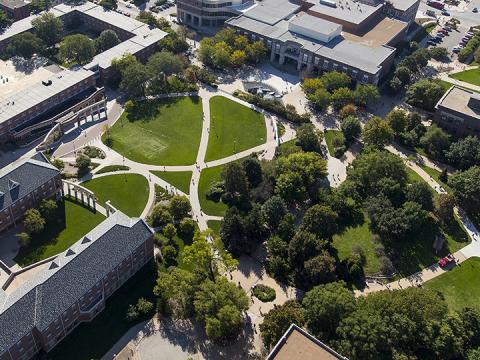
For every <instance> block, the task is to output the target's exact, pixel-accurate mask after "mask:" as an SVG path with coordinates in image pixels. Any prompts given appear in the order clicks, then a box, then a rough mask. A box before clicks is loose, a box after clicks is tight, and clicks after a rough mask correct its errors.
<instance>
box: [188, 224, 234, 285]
mask: <svg viewBox="0 0 480 360" xmlns="http://www.w3.org/2000/svg"><path fill="white" fill-rule="evenodd" d="M214 236H215V235H214V233H213V232H212V231H210V230H206V231H202V232H197V233H195V236H194V237H193V241H192V244H191V245H187V246H185V247H184V248H183V261H184V263H185V265H186V266H191V267H192V268H195V269H196V270H198V271H200V272H203V273H204V274H207V275H208V276H209V277H210V279H211V280H214V279H215V277H216V275H217V273H218V267H219V266H221V267H223V268H226V269H227V270H231V269H233V268H235V267H236V266H237V261H236V260H234V259H233V258H232V256H231V255H230V254H229V253H228V252H227V251H218V249H217V248H216V246H215V241H211V242H209V241H207V237H209V238H210V239H213V238H214Z"/></svg>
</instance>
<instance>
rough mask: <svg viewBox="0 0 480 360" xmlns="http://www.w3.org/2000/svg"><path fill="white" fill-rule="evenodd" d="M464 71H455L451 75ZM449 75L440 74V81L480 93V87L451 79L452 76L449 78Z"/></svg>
mask: <svg viewBox="0 0 480 360" xmlns="http://www.w3.org/2000/svg"><path fill="white" fill-rule="evenodd" d="M462 71H464V70H461V71H455V72H452V73H450V74H455V73H457V72H462ZM448 75H449V74H447V73H439V74H438V78H439V79H440V80H443V81H447V82H449V83H452V85H458V86H463V87H465V88H468V89H472V90H475V91H478V92H480V86H478V85H474V84H470V83H468V82H465V81H461V80H457V79H454V78H451V77H450V76H448Z"/></svg>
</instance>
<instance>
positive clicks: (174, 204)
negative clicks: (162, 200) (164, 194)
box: [169, 196, 192, 220]
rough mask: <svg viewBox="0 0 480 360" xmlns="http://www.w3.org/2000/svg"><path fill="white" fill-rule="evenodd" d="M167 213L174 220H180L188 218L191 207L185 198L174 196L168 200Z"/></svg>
mask: <svg viewBox="0 0 480 360" xmlns="http://www.w3.org/2000/svg"><path fill="white" fill-rule="evenodd" d="M169 211H170V214H172V216H173V218H174V219H175V220H181V219H183V218H184V217H187V216H188V214H189V213H190V211H192V207H191V206H190V201H189V200H188V198H187V197H186V196H174V197H172V198H171V199H170V204H169Z"/></svg>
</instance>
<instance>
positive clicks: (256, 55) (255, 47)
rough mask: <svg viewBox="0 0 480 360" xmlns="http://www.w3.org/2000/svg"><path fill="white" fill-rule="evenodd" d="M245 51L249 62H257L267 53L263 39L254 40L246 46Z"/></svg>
mask: <svg viewBox="0 0 480 360" xmlns="http://www.w3.org/2000/svg"><path fill="white" fill-rule="evenodd" d="M245 52H246V53H247V60H248V61H249V62H251V63H254V64H258V63H259V62H260V61H262V60H263V59H264V58H265V56H266V55H267V48H266V47H265V44H264V43H263V41H254V42H252V43H251V44H248V45H247V46H246V48H245Z"/></svg>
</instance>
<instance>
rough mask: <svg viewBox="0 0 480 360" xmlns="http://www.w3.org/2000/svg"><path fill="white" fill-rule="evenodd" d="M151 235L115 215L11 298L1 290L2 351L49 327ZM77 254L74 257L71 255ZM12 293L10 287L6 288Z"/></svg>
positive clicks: (135, 221) (138, 224) (142, 225)
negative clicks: (27, 334) (34, 331)
mask: <svg viewBox="0 0 480 360" xmlns="http://www.w3.org/2000/svg"><path fill="white" fill-rule="evenodd" d="M152 233H153V231H152V230H151V229H150V228H149V227H148V225H147V224H146V223H145V222H144V221H143V220H141V219H131V218H129V217H128V216H126V215H124V214H123V213H121V212H118V211H117V212H116V213H115V214H113V215H111V216H110V217H108V218H107V219H105V220H104V221H103V222H102V223H100V224H99V225H98V226H97V227H96V228H95V229H93V230H92V231H91V232H89V233H88V234H87V235H86V236H85V237H87V238H88V239H90V240H91V241H88V242H84V243H82V242H83V239H84V238H85V237H84V238H82V239H80V240H79V241H77V242H76V243H75V244H74V245H72V246H71V247H70V248H69V249H68V250H66V251H64V252H63V253H61V254H59V255H58V256H57V257H56V258H55V259H53V260H51V263H53V262H55V264H57V265H58V267H54V266H47V267H46V268H45V269H44V270H41V271H39V272H38V273H36V274H34V275H33V276H32V278H31V279H30V280H29V281H27V282H25V283H24V284H22V285H20V286H19V288H18V289H16V290H15V291H13V292H12V293H11V294H7V293H6V292H5V291H3V290H0V353H2V352H3V351H5V350H6V349H8V348H9V347H10V346H12V345H13V344H15V343H16V342H17V341H18V340H19V339H20V338H21V337H22V336H23V335H24V334H25V332H26V331H28V330H30V329H33V328H34V327H36V328H37V329H39V330H40V331H42V330H43V329H45V328H46V327H47V326H48V325H49V324H50V323H51V322H52V321H53V320H55V319H56V318H58V317H59V316H60V315H61V314H62V313H63V312H64V311H65V310H66V309H68V308H69V307H70V306H71V305H72V304H73V303H75V302H76V301H77V300H78V299H79V298H80V297H81V296H82V295H84V294H85V293H86V292H87V291H88V290H89V289H91V288H92V287H93V286H94V285H95V284H96V283H97V282H98V281H99V280H100V279H101V278H103V277H104V276H105V275H106V274H107V273H108V272H110V271H111V270H113V269H114V268H115V267H117V266H118V265H119V263H120V262H121V261H122V260H123V259H125V258H126V257H127V256H128V255H130V254H131V252H132V251H133V250H135V249H136V248H137V247H138V246H140V245H141V244H142V243H143V242H145V241H146V239H148V238H149V237H150V236H151V235H152ZM72 250H73V252H74V254H73V255H67V253H71V252H72ZM7 291H8V288H7Z"/></svg>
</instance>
